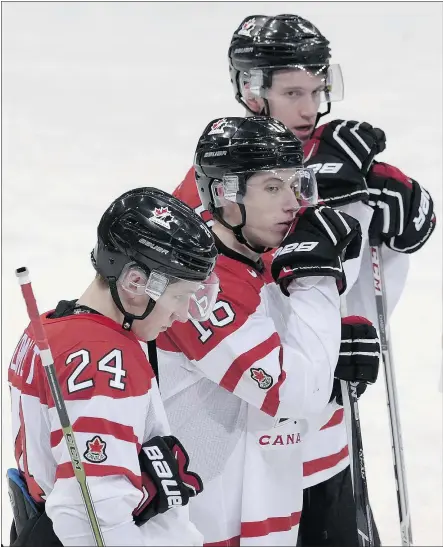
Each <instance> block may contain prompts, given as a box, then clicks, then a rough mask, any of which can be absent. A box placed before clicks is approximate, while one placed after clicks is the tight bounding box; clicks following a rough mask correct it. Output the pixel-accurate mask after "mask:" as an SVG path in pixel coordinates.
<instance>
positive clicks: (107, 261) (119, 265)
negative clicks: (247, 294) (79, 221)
mask: <svg viewBox="0 0 443 547" xmlns="http://www.w3.org/2000/svg"><path fill="white" fill-rule="evenodd" d="M97 236H98V237H97V245H96V246H95V249H94V250H93V251H92V253H91V260H92V264H93V266H94V268H95V270H96V271H97V273H99V274H100V275H101V276H102V277H103V278H104V279H106V280H107V282H108V283H109V286H110V289H111V294H112V296H113V298H114V301H115V303H116V305H117V307H118V308H119V309H120V311H122V313H123V314H124V315H125V320H129V323H131V322H132V321H131V320H133V319H144V317H146V316H147V315H148V314H149V312H150V311H151V310H152V309H153V307H154V305H155V301H154V300H152V301H151V302H153V303H151V302H150V309H149V310H148V309H147V310H146V312H145V314H143V316H137V317H135V316H131V314H128V313H127V312H126V311H125V310H124V309H123V306H122V303H121V301H120V298H119V296H118V292H117V289H116V282H117V280H118V279H119V278H120V276H121V274H122V272H123V270H124V268H125V266H127V265H128V264H135V265H137V266H138V267H139V268H141V269H142V270H143V272H145V273H146V276H147V277H149V276H150V274H151V273H152V272H155V274H156V276H157V277H156V278H155V279H154V280H153V282H154V285H152V286H153V287H154V293H155V292H157V293H158V295H160V294H162V291H163V290H164V289H165V287H166V285H165V286H163V287H162V286H161V278H162V274H163V280H164V279H172V278H174V279H177V280H188V281H198V282H203V281H205V280H206V279H207V278H208V277H209V276H210V274H211V272H212V271H213V269H214V266H215V261H216V257H217V249H216V247H215V243H214V239H213V236H212V233H211V232H210V230H209V229H208V228H207V226H206V224H205V223H204V222H203V221H202V220H201V218H200V217H199V216H198V215H197V214H196V213H195V212H194V211H193V210H192V209H191V208H190V207H188V206H187V205H186V204H184V203H183V202H181V201H180V200H178V199H177V198H175V197H173V196H171V195H170V194H168V193H166V192H164V191H162V190H159V189H157V188H137V189H135V190H130V191H129V192H126V193H124V194H123V195H121V196H120V197H119V198H117V199H116V200H115V201H114V202H113V203H112V204H111V205H110V206H109V207H108V209H107V210H106V211H105V213H104V214H103V216H102V218H101V220H100V223H99V225H98V229H97ZM146 292H147V293H148V294H150V293H149V292H148V290H146ZM129 327H130V325H129Z"/></svg>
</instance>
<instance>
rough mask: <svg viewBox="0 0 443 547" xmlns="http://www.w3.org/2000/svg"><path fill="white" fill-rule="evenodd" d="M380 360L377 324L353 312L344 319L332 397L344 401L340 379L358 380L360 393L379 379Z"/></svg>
mask: <svg viewBox="0 0 443 547" xmlns="http://www.w3.org/2000/svg"><path fill="white" fill-rule="evenodd" d="M379 364H380V341H379V339H378V335H377V331H376V329H375V327H374V325H373V324H372V323H371V322H370V321H368V320H367V319H365V318H364V317H359V316H355V315H351V316H349V317H343V318H342V320H341V345H340V354H339V357H338V363H337V366H336V367H335V374H334V376H335V379H334V385H333V388H332V394H331V398H330V401H332V400H334V399H335V400H336V401H337V403H338V404H339V405H343V399H342V393H341V387H340V380H345V381H346V382H355V383H357V386H356V388H357V397H360V395H362V394H363V393H364V392H365V390H366V386H367V385H368V384H373V383H374V382H375V381H376V380H377V376H378V368H379Z"/></svg>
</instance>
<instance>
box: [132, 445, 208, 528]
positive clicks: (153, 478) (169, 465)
mask: <svg viewBox="0 0 443 547" xmlns="http://www.w3.org/2000/svg"><path fill="white" fill-rule="evenodd" d="M139 462H140V468H141V473H142V482H143V492H144V494H145V496H144V499H143V500H142V501H141V503H140V505H139V506H138V507H137V509H135V510H134V512H133V516H134V521H135V523H136V524H137V526H141V525H142V524H144V523H145V522H147V521H148V520H149V519H150V518H152V517H153V516H154V515H157V514H158V513H164V512H165V511H167V510H168V509H170V508H171V507H177V506H180V505H187V504H188V502H189V498H192V497H194V496H196V495H197V494H199V493H200V492H202V491H203V483H202V481H201V478H200V477H199V475H197V473H192V472H191V471H188V465H189V456H188V454H187V452H186V450H185V449H184V447H183V445H182V444H181V443H180V441H179V440H178V439H177V438H176V437H173V436H172V435H169V436H167V437H154V438H152V439H151V440H150V441H148V442H146V443H144V445H143V446H142V449H141V450H140V454H139Z"/></svg>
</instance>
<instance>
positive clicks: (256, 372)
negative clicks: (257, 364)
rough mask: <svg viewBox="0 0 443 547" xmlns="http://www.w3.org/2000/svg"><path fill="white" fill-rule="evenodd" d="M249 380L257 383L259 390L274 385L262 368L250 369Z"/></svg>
mask: <svg viewBox="0 0 443 547" xmlns="http://www.w3.org/2000/svg"><path fill="white" fill-rule="evenodd" d="M251 378H252V379H253V380H255V381H256V382H257V384H258V387H259V388H260V389H269V388H270V387H271V386H272V384H273V383H274V380H273V379H272V376H271V375H270V374H268V373H267V372H266V371H265V370H263V369H262V368H251Z"/></svg>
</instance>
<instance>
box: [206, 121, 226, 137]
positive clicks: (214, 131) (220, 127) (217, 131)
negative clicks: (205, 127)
mask: <svg viewBox="0 0 443 547" xmlns="http://www.w3.org/2000/svg"><path fill="white" fill-rule="evenodd" d="M227 123H228V120H227V119H226V118H221V119H220V120H217V121H215V122H214V123H213V124H212V125H211V130H210V131H209V133H208V135H221V134H222V133H223V132H224V130H225V125H226V124H227Z"/></svg>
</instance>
